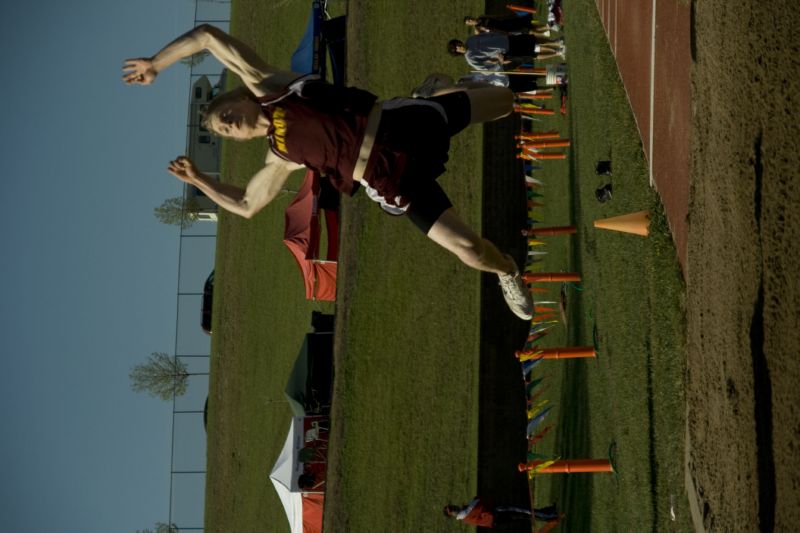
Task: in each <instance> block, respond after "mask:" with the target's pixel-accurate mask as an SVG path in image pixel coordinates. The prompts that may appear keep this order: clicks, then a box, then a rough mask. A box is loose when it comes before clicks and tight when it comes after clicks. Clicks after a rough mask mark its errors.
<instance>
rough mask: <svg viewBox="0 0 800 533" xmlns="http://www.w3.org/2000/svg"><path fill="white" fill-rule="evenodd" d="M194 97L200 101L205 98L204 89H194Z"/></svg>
mask: <svg viewBox="0 0 800 533" xmlns="http://www.w3.org/2000/svg"><path fill="white" fill-rule="evenodd" d="M194 97H195V98H197V99H200V98H202V97H203V88H202V87H195V88H194Z"/></svg>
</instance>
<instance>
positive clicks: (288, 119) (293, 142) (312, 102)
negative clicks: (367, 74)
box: [259, 79, 377, 195]
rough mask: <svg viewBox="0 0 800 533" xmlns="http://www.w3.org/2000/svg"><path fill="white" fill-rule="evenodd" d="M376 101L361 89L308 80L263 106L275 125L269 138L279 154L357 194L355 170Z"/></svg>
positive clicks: (266, 99) (263, 100) (262, 102)
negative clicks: (354, 177) (370, 113)
mask: <svg viewBox="0 0 800 533" xmlns="http://www.w3.org/2000/svg"><path fill="white" fill-rule="evenodd" d="M376 99H377V97H376V96H375V95H373V94H371V93H369V92H367V91H363V90H361V89H355V88H347V87H336V86H333V85H331V84H328V83H326V82H323V81H317V80H308V79H306V80H301V81H299V82H295V83H294V84H292V85H291V86H290V87H289V90H288V91H287V92H286V93H285V94H283V95H281V96H279V97H273V96H269V97H262V98H259V103H260V105H261V110H262V112H263V113H264V115H265V116H266V117H267V118H268V119H269V121H270V127H269V130H268V132H267V137H268V139H269V143H270V148H271V149H272V151H273V152H274V153H275V154H277V155H278V156H280V157H282V158H284V159H287V160H289V161H293V162H295V163H298V164H301V165H304V166H306V167H307V168H310V169H312V170H315V171H317V172H320V173H321V174H323V175H325V176H326V177H327V178H328V179H329V180H330V182H331V184H332V185H333V186H334V187H336V188H337V189H338V190H339V191H340V192H342V193H344V194H348V195H352V194H353V192H354V190H355V187H354V181H353V169H354V167H355V164H356V160H357V159H358V152H359V149H360V147H361V141H362V139H363V137H364V130H365V129H366V125H367V118H368V117H369V112H370V110H371V109H372V105H373V104H374V103H375V101H376Z"/></svg>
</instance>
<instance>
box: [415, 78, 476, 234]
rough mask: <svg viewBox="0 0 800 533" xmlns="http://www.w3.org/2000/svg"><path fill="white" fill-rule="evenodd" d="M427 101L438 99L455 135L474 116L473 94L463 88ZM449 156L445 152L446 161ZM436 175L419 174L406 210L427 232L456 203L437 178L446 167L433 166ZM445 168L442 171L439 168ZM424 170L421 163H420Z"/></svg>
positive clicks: (418, 225)
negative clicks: (471, 99)
mask: <svg viewBox="0 0 800 533" xmlns="http://www.w3.org/2000/svg"><path fill="white" fill-rule="evenodd" d="M426 100H429V101H432V102H436V103H437V104H439V105H441V106H442V108H443V109H444V112H445V115H446V116H447V133H448V134H449V135H450V137H452V136H453V135H456V134H457V133H459V132H460V131H461V130H463V129H464V128H466V127H467V126H468V125H469V121H470V119H471V111H470V103H469V96H467V93H465V92H463V91H459V92H454V93H450V94H445V95H442V96H433V97H431V98H426ZM448 146H449V143H448ZM446 160H447V156H446V155H445V161H446ZM429 168H431V169H432V170H433V169H437V170H433V172H434V173H435V175H428V176H415V177H414V178H413V179H412V180H411V181H412V183H413V185H412V187H411V190H410V191H408V196H409V198H412V201H411V205H410V206H409V208H408V211H407V212H406V216H408V218H409V219H410V220H411V222H412V223H413V224H414V225H415V226H416V227H418V228H419V229H420V230H421V231H422V232H423V233H424V234H425V235H427V234H428V232H429V231H430V230H431V227H433V225H434V224H435V223H436V221H437V220H439V217H440V216H442V213H444V212H445V211H447V210H448V209H449V208H451V207H453V204H452V202H450V199H449V198H448V197H447V193H445V192H444V189H442V186H441V185H439V183H438V182H437V181H436V178H438V177H439V176H440V175H441V173H442V172H443V171H444V166H443V165H441V166H437V165H430V167H429ZM439 168H441V170H438V169H439ZM417 169H418V170H419V169H420V165H417Z"/></svg>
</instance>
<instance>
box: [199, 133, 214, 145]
mask: <svg viewBox="0 0 800 533" xmlns="http://www.w3.org/2000/svg"><path fill="white" fill-rule="evenodd" d="M197 140H198V142H200V144H208V143H210V142H211V135H201V136H200V137H198V138H197Z"/></svg>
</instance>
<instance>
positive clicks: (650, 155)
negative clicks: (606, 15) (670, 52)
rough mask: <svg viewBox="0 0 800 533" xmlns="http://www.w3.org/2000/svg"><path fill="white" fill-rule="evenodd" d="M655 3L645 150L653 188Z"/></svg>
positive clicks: (651, 27)
mask: <svg viewBox="0 0 800 533" xmlns="http://www.w3.org/2000/svg"><path fill="white" fill-rule="evenodd" d="M656 3H657V0H653V20H652V23H651V26H650V30H651V41H650V138H649V139H648V144H649V148H648V150H647V160H648V161H647V162H648V167H649V172H650V186H651V187H652V186H653V115H654V109H655V94H656V87H655V83H656Z"/></svg>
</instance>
